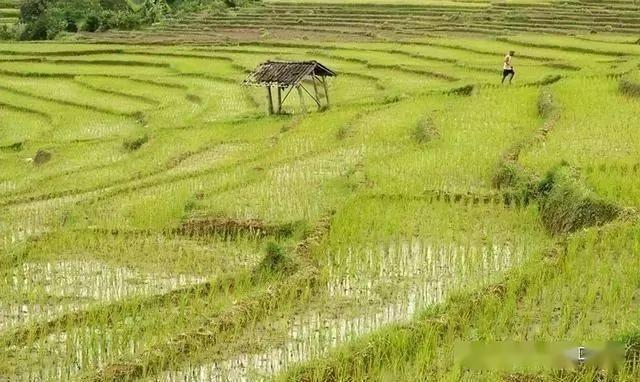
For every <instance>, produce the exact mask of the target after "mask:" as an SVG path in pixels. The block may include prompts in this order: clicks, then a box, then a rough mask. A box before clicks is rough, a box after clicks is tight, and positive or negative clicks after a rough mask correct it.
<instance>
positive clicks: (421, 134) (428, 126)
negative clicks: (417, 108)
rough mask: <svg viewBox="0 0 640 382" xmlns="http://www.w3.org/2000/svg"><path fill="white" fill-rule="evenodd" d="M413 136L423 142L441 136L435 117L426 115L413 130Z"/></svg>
mask: <svg viewBox="0 0 640 382" xmlns="http://www.w3.org/2000/svg"><path fill="white" fill-rule="evenodd" d="M411 136H412V138H413V139H414V140H415V141H416V142H418V143H419V144H423V143H427V142H430V141H431V140H433V139H436V138H438V137H440V131H438V129H437V128H436V125H435V123H434V122H433V119H431V117H429V116H425V117H423V118H422V119H420V120H419V121H418V123H417V124H416V125H415V127H414V128H413V129H412V130H411Z"/></svg>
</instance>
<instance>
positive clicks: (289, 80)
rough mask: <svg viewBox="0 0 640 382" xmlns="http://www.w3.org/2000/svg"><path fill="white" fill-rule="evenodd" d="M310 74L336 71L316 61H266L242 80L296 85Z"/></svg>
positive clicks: (328, 75)
mask: <svg viewBox="0 0 640 382" xmlns="http://www.w3.org/2000/svg"><path fill="white" fill-rule="evenodd" d="M311 74H314V75H316V76H319V77H334V76H335V75H336V73H335V72H334V71H332V70H331V69H329V68H327V67H326V66H324V65H322V64H321V63H319V62H318V61H267V62H264V63H262V64H260V65H259V66H258V67H257V68H256V69H255V70H254V71H253V72H251V74H249V76H248V77H247V78H246V79H245V80H244V84H245V85H268V86H272V85H274V86H282V87H286V86H296V85H298V84H299V83H300V82H302V80H303V79H304V78H305V77H306V76H309V75H311Z"/></svg>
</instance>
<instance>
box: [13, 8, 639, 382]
mask: <svg viewBox="0 0 640 382" xmlns="http://www.w3.org/2000/svg"><path fill="white" fill-rule="evenodd" d="M277 6H279V3H278V4H275V3H274V4H273V5H272V4H268V5H267V6H266V7H265V9H268V8H269V7H277ZM567 6H570V5H567ZM593 6H594V7H595V6H596V5H593ZM612 6H618V3H615V4H613V5H612ZM620 6H622V5H620ZM299 7H300V8H301V9H302V8H304V5H299ZM492 7H493V8H495V7H498V6H497V5H494V6H492ZM372 9H373V8H372ZM243 12H244V11H243ZM246 12H249V11H246ZM260 12H264V9H262V10H260ZM416 17H421V16H416ZM425 17H426V16H425ZM187 36H188V34H187ZM600 37H601V36H600ZM593 38H594V37H593V36H578V37H548V38H546V37H541V36H535V35H517V36H512V37H510V38H509V39H508V40H505V39H488V38H486V39H482V38H477V37H476V38H472V37H457V38H444V37H438V38H429V39H428V40H426V39H424V40H415V41H412V42H403V43H393V44H392V43H388V42H360V43H353V42H350V43H348V42H324V43H318V42H312V41H303V42H301V41H296V42H282V41H271V42H262V43H243V44H237V45H224V46H222V45H180V46H163V45H135V44H127V45H118V44H103V45H101V44H71V43H68V44H65V43H46V44H45V43H39V44H35V43H33V44H23V43H21V44H2V45H1V46H0V52H2V53H1V55H0V163H1V171H0V206H1V208H2V209H1V212H0V252H1V253H2V256H1V257H0V274H1V275H2V277H0V284H1V285H2V286H1V287H0V344H1V346H0V380H3V381H4V380H7V381H74V380H78V381H79V380H93V381H102V380H112V381H122V380H143V381H227V380H231V381H243V380H251V381H253V380H271V379H280V380H304V381H312V380H469V381H471V380H473V381H477V380H486V381H495V380H501V379H502V380H511V381H515V380H534V379H533V378H540V379H542V380H554V379H557V378H558V377H559V376H558V375H557V374H555V373H554V372H553V371H549V370H546V369H544V370H533V371H531V370H524V371H523V370H509V369H504V370H503V369H493V370H490V371H478V370H474V369H464V368H460V367H458V365H457V364H456V363H455V362H454V359H453V354H454V353H455V352H454V351H453V349H454V347H455V346H456V343H457V341H501V340H512V341H542V342H545V343H555V342H558V341H569V342H572V343H576V344H584V343H591V342H597V341H608V340H620V341H621V343H622V344H624V345H626V346H627V348H626V356H627V359H628V360H633V359H634V357H637V354H638V343H639V341H638V340H637V338H638V336H637V331H638V322H640V321H639V320H640V317H639V316H638V310H637V300H638V298H639V297H640V277H639V276H638V275H639V274H640V273H639V272H638V260H637V255H638V251H639V248H640V235H639V233H640V231H639V227H638V220H637V216H638V215H637V208H638V207H640V193H639V192H638V189H640V187H638V186H639V184H638V177H637V175H638V173H639V172H640V164H639V163H638V158H640V130H638V128H637V127H638V122H639V121H638V118H639V116H640V98H638V95H640V91H637V90H638V89H639V88H640V85H638V83H640V74H638V65H639V64H640V46H639V45H634V44H632V43H629V41H628V40H627V39H621V38H619V37H607V38H605V37H601V38H599V39H598V40H597V41H594V40H593ZM508 49H515V50H516V51H517V55H516V57H515V58H514V62H515V67H516V71H517V75H516V78H515V80H514V84H513V85H510V86H508V85H503V86H501V85H500V83H499V80H500V75H501V73H500V72H501V65H502V56H503V54H504V52H505V51H507V50H508ZM273 58H280V59H285V60H298V59H318V60H320V61H321V62H322V63H323V64H325V65H327V66H328V67H330V68H331V69H333V70H335V71H336V72H337V73H338V76H337V77H336V78H333V79H331V80H330V85H329V92H330V96H331V108H329V109H328V110H324V111H317V110H315V109H314V108H311V102H310V100H307V102H306V110H305V109H303V107H302V106H301V103H300V102H299V101H298V99H297V98H291V99H288V100H287V102H285V105H284V106H285V110H286V112H287V113H286V114H283V115H275V116H266V115H265V110H266V106H265V90H264V89H262V88H248V87H243V86H242V85H241V83H242V80H243V79H244V78H245V76H246V74H247V72H248V71H249V70H250V69H252V68H254V67H255V66H256V65H257V64H258V63H260V62H262V61H265V60H267V59H273ZM634 86H637V88H636V87H634ZM636 91H637V94H636ZM567 373H569V374H568V376H569V377H571V378H574V379H585V380H588V379H589V378H590V374H588V372H584V371H577V372H567ZM617 373H618V374H616V378H617V380H637V378H638V370H637V368H636V364H635V363H634V362H631V361H630V362H628V363H627V364H626V365H625V366H624V367H622V368H621V369H620V370H618V372H617ZM565 376H566V375H565ZM516 378H532V379H516Z"/></svg>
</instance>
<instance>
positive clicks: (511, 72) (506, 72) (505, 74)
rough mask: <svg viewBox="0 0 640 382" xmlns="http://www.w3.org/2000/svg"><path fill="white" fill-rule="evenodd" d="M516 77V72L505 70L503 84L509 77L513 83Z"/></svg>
mask: <svg viewBox="0 0 640 382" xmlns="http://www.w3.org/2000/svg"><path fill="white" fill-rule="evenodd" d="M515 75H516V72H515V71H514V70H513V69H505V70H503V71H502V83H504V80H506V79H507V77H509V82H511V80H512V79H513V76H515Z"/></svg>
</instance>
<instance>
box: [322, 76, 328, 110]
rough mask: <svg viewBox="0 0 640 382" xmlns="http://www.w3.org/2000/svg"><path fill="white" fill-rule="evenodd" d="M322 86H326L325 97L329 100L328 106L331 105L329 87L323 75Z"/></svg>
mask: <svg viewBox="0 0 640 382" xmlns="http://www.w3.org/2000/svg"><path fill="white" fill-rule="evenodd" d="M322 86H323V87H324V98H325V99H326V100H327V107H328V106H329V88H328V87H327V81H326V78H324V77H322Z"/></svg>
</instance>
